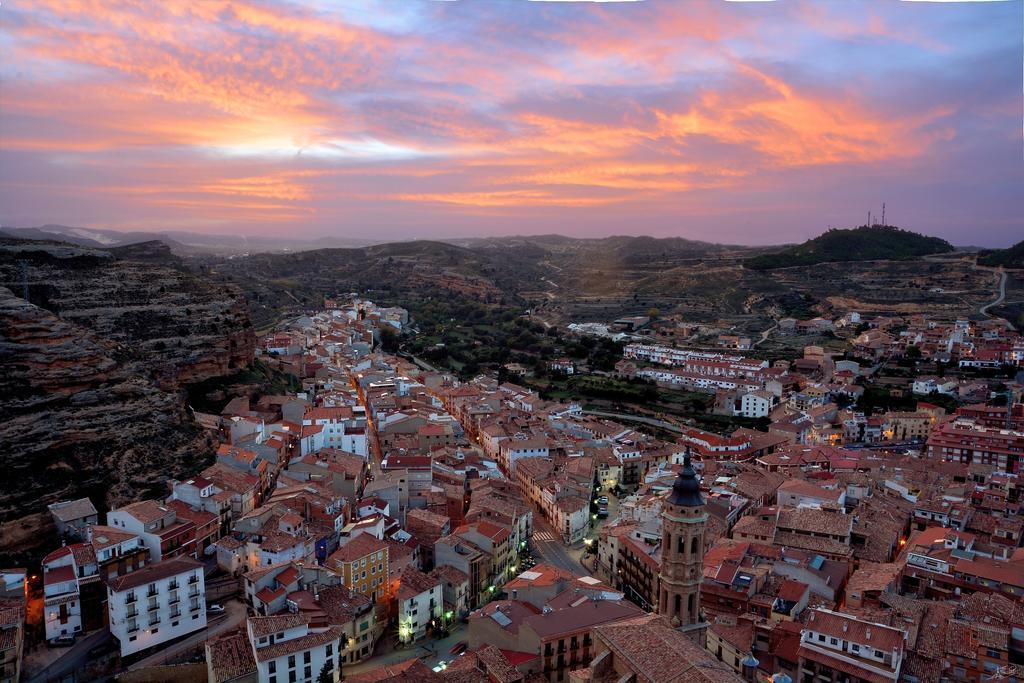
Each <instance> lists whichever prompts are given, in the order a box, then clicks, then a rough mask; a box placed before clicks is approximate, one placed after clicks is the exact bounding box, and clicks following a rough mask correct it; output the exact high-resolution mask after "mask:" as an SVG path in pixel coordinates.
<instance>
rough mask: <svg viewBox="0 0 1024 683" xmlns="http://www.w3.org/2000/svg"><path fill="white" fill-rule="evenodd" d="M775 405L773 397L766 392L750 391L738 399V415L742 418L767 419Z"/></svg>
mask: <svg viewBox="0 0 1024 683" xmlns="http://www.w3.org/2000/svg"><path fill="white" fill-rule="evenodd" d="M774 404H775V395H774V394H772V393H770V392H768V391H751V392H750V393H749V394H744V395H743V398H742V399H740V415H742V416H743V417H754V418H757V417H768V414H769V413H770V412H771V411H772V406H773V405H774Z"/></svg>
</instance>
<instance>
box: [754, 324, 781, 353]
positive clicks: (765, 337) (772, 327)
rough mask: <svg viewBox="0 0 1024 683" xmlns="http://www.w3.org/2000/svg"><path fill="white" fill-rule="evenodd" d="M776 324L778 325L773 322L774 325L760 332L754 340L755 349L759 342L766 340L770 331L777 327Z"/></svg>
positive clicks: (762, 342)
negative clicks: (759, 335)
mask: <svg viewBox="0 0 1024 683" xmlns="http://www.w3.org/2000/svg"><path fill="white" fill-rule="evenodd" d="M778 326H779V324H778V323H775V324H774V325H772V326H771V327H769V328H768V329H767V330H765V331H764V332H762V333H761V338H760V339H758V340H757V341H756V342H754V344H753V348H755V349H756V348H757V347H758V346H760V345H761V344H764V343H765V342H766V341H768V335H769V334H771V333H772V331H773V330H775V328H777V327H778Z"/></svg>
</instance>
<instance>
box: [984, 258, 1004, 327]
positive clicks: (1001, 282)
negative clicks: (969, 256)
mask: <svg viewBox="0 0 1024 683" xmlns="http://www.w3.org/2000/svg"><path fill="white" fill-rule="evenodd" d="M977 268H978V269H979V270H991V271H992V272H998V273H999V296H998V297H996V299H995V301H992V302H991V303H987V304H985V305H984V306H982V307H981V308H979V309H978V313H981V314H982V315H984V316H987V317H989V318H998V317H999V316H997V315H992V314H991V313H989V312H988V309H990V308H992V307H993V306H998V305H999V304H1001V303H1003V301H1005V300H1006V271H1005V270H1003V269H1002V268H999V269H998V270H997V269H995V268H985V267H984V266H977Z"/></svg>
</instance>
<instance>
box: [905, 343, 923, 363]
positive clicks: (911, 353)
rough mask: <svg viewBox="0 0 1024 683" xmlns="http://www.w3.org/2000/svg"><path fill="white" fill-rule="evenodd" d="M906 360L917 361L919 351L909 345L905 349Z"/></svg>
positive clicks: (919, 354) (919, 355)
mask: <svg viewBox="0 0 1024 683" xmlns="http://www.w3.org/2000/svg"><path fill="white" fill-rule="evenodd" d="M907 358H910V359H913V360H919V359H920V358H921V349H919V348H917V346H915V345H913V344H911V345H910V346H908V347H907Z"/></svg>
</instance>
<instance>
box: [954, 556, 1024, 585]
mask: <svg viewBox="0 0 1024 683" xmlns="http://www.w3.org/2000/svg"><path fill="white" fill-rule="evenodd" d="M956 572H957V573H958V574H964V575H966V576H977V577H979V578H983V579H988V580H989V581H997V582H999V583H1001V584H1005V585H1008V586H1016V587H1022V588H1024V566H1022V564H1021V563H1020V562H1000V561H998V560H990V559H988V558H985V557H978V558H976V559H974V560H958V561H957V563H956Z"/></svg>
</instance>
